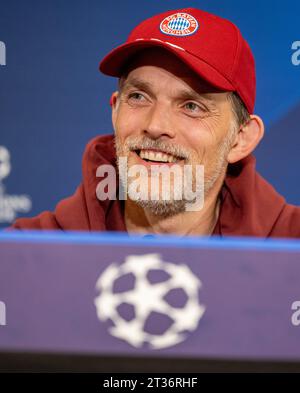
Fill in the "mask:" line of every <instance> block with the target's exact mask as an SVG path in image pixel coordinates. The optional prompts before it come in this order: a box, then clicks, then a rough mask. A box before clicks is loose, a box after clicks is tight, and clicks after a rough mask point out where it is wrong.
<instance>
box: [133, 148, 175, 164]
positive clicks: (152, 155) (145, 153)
mask: <svg viewBox="0 0 300 393" xmlns="http://www.w3.org/2000/svg"><path fill="white" fill-rule="evenodd" d="M139 156H140V157H141V158H142V159H146V160H150V161H156V162H170V163H172V162H177V161H178V159H177V158H176V157H174V156H172V155H170V154H166V153H162V152H155V151H153V150H141V151H140V153H139Z"/></svg>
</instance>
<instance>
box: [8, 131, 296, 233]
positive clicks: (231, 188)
mask: <svg viewBox="0 0 300 393" xmlns="http://www.w3.org/2000/svg"><path fill="white" fill-rule="evenodd" d="M103 164H113V165H114V166H116V156H115V148H114V137H113V135H105V136H99V137H96V138H94V139H92V140H91V141H90V142H89V144H88V145H87V147H86V149H85V152H84V155H83V160H82V173H83V182H82V183H81V184H80V185H79V187H78V188H77V190H76V192H75V193H74V195H72V196H71V197H69V198H66V199H64V200H62V201H60V202H59V203H58V204H57V206H56V209H55V211H54V212H53V213H52V212H49V211H46V212H43V213H41V214H39V215H38V216H36V217H34V218H20V219H18V220H16V222H15V223H14V224H13V226H12V227H13V228H15V229H51V230H55V229H60V230H81V231H126V226H125V222H124V211H123V209H124V204H123V203H121V202H120V201H118V200H114V201H110V200H106V201H104V202H103V201H101V202H100V201H99V200H98V199H97V196H96V187H97V184H98V183H99V181H100V180H101V179H100V178H99V177H98V178H97V177H96V170H97V168H98V167H99V165H103ZM213 234H214V235H222V236H225V235H226V236H257V237H264V238H267V237H294V238H300V207H296V206H292V205H288V204H287V203H286V202H285V199H284V198H283V197H282V196H281V195H279V194H278V193H277V192H276V191H275V190H274V188H273V187H272V186H271V185H270V184H269V183H267V182H266V180H264V179H263V178H262V177H261V176H260V175H259V174H258V173H257V172H256V170H255V158H254V156H252V155H250V156H248V157H246V158H245V159H243V160H242V161H240V162H239V163H237V164H234V165H231V166H229V168H228V173H227V175H226V179H225V181H224V185H223V188H222V191H221V210H220V215H219V219H218V222H217V224H216V227H215V229H214V232H213Z"/></svg>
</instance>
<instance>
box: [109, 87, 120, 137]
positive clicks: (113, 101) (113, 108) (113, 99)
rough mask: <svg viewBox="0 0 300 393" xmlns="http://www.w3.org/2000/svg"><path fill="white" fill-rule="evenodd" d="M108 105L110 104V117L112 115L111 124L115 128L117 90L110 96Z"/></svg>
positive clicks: (117, 101) (117, 102)
mask: <svg viewBox="0 0 300 393" xmlns="http://www.w3.org/2000/svg"><path fill="white" fill-rule="evenodd" d="M110 106H111V117H112V124H113V127H114V130H115V129H116V128H115V125H116V120H117V110H118V106H119V92H118V91H115V92H114V93H113V94H112V95H111V97H110Z"/></svg>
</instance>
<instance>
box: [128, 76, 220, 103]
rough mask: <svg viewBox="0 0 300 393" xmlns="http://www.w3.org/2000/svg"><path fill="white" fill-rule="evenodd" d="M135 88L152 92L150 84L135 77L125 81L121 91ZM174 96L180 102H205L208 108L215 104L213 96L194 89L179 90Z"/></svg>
mask: <svg viewBox="0 0 300 393" xmlns="http://www.w3.org/2000/svg"><path fill="white" fill-rule="evenodd" d="M132 87H135V88H137V89H139V90H145V91H147V92H150V93H151V92H152V87H151V83H149V82H146V81H144V80H142V79H140V78H137V77H132V78H130V79H126V80H125V81H124V83H123V85H122V89H124V90H125V91H126V90H128V89H130V88H132ZM176 95H177V96H178V97H180V99H182V100H195V101H203V100H204V101H206V102H207V103H208V104H209V105H210V106H213V107H215V106H216V103H215V100H214V99H213V96H212V95H211V94H209V93H203V94H199V93H197V92H196V91H195V90H194V89H192V88H185V89H182V90H179V91H178V92H177V93H176Z"/></svg>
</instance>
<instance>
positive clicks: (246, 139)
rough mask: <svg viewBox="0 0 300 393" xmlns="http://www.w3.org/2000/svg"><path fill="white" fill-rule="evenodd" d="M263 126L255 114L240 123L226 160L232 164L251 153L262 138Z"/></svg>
mask: <svg viewBox="0 0 300 393" xmlns="http://www.w3.org/2000/svg"><path fill="white" fill-rule="evenodd" d="M264 132H265V126H264V123H263V121H262V119H261V118H260V117H259V116H257V115H250V120H249V121H248V122H247V123H245V124H244V125H242V126H241V127H240V129H239V131H238V134H237V135H236V138H235V142H234V144H233V146H232V148H231V149H230V151H229V153H228V156H227V161H228V163H230V164H234V163H235V162H237V161H240V160H242V159H243V158H245V157H247V156H248V155H249V154H251V153H252V152H253V151H254V150H255V148H256V146H257V145H258V144H259V142H260V141H261V140H262V138H263V136H264Z"/></svg>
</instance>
